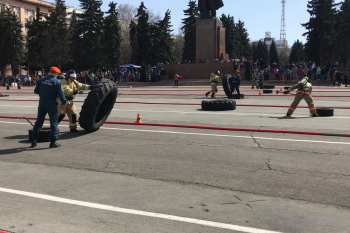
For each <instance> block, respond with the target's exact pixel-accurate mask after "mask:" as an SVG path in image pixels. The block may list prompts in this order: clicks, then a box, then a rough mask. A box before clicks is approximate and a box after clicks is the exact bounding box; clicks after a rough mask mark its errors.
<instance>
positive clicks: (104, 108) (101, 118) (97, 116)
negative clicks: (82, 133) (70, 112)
mask: <svg viewBox="0 0 350 233" xmlns="http://www.w3.org/2000/svg"><path fill="white" fill-rule="evenodd" d="M92 87H93V88H92V90H91V91H90V92H89V94H88V96H87V97H86V99H85V101H84V104H83V106H82V107H81V112H80V117H79V124H80V127H82V128H83V129H85V130H86V131H87V132H89V133H92V132H95V131H97V130H99V129H100V127H101V126H102V125H103V124H104V122H105V121H106V120H107V118H108V116H109V114H110V113H111V111H112V109H113V107H114V104H115V101H116V99H117V96H118V87H117V85H116V84H115V83H114V82H112V81H111V80H108V79H102V80H101V81H98V82H97V83H96V85H94V86H92Z"/></svg>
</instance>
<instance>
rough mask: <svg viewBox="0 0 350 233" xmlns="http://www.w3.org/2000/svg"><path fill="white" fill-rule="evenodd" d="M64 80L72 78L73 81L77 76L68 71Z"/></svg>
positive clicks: (73, 72)
mask: <svg viewBox="0 0 350 233" xmlns="http://www.w3.org/2000/svg"><path fill="white" fill-rule="evenodd" d="M66 78H74V79H76V78H77V74H76V73H75V71H74V70H70V71H68V72H67V74H66Z"/></svg>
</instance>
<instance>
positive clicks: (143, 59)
mask: <svg viewBox="0 0 350 233" xmlns="http://www.w3.org/2000/svg"><path fill="white" fill-rule="evenodd" d="M136 17H138V24H137V43H138V56H137V58H138V59H137V60H138V62H137V64H138V65H142V66H145V65H149V64H150V63H151V56H150V55H151V48H152V34H153V30H154V28H153V27H152V26H151V25H150V24H149V22H148V20H149V15H148V11H147V8H146V7H145V4H144V3H143V2H141V5H140V6H139V8H138V9H137V15H136Z"/></svg>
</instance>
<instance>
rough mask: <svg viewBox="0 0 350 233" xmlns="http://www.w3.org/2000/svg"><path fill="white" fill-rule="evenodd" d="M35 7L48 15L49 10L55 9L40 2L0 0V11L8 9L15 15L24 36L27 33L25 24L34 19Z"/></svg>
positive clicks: (36, 0)
mask: <svg viewBox="0 0 350 233" xmlns="http://www.w3.org/2000/svg"><path fill="white" fill-rule="evenodd" d="M37 6H38V7H40V11H41V12H42V13H43V14H48V13H49V10H52V9H54V8H55V5H53V4H52V3H49V2H45V1H41V0H0V9H6V8H10V10H11V11H14V12H15V13H16V15H17V17H18V20H19V21H20V22H21V23H22V25H23V28H22V32H23V34H24V35H25V34H26V33H27V29H26V28H25V24H26V23H27V22H28V21H29V20H32V19H33V18H34V17H35V12H36V7H37Z"/></svg>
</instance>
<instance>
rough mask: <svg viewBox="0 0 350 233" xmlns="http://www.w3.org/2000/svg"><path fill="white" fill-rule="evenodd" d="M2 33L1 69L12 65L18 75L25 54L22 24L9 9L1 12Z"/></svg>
mask: <svg viewBox="0 0 350 233" xmlns="http://www.w3.org/2000/svg"><path fill="white" fill-rule="evenodd" d="M0 31H1V36H0V54H1V55H0V69H1V70H3V69H4V67H5V66H6V65H9V64H10V65H11V67H12V70H13V71H15V72H14V73H18V66H19V65H20V64H21V62H22V58H23V52H24V39H23V35H22V24H21V23H20V22H18V21H17V16H16V14H15V13H14V12H13V11H10V9H9V8H7V9H6V10H1V11H0Z"/></svg>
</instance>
